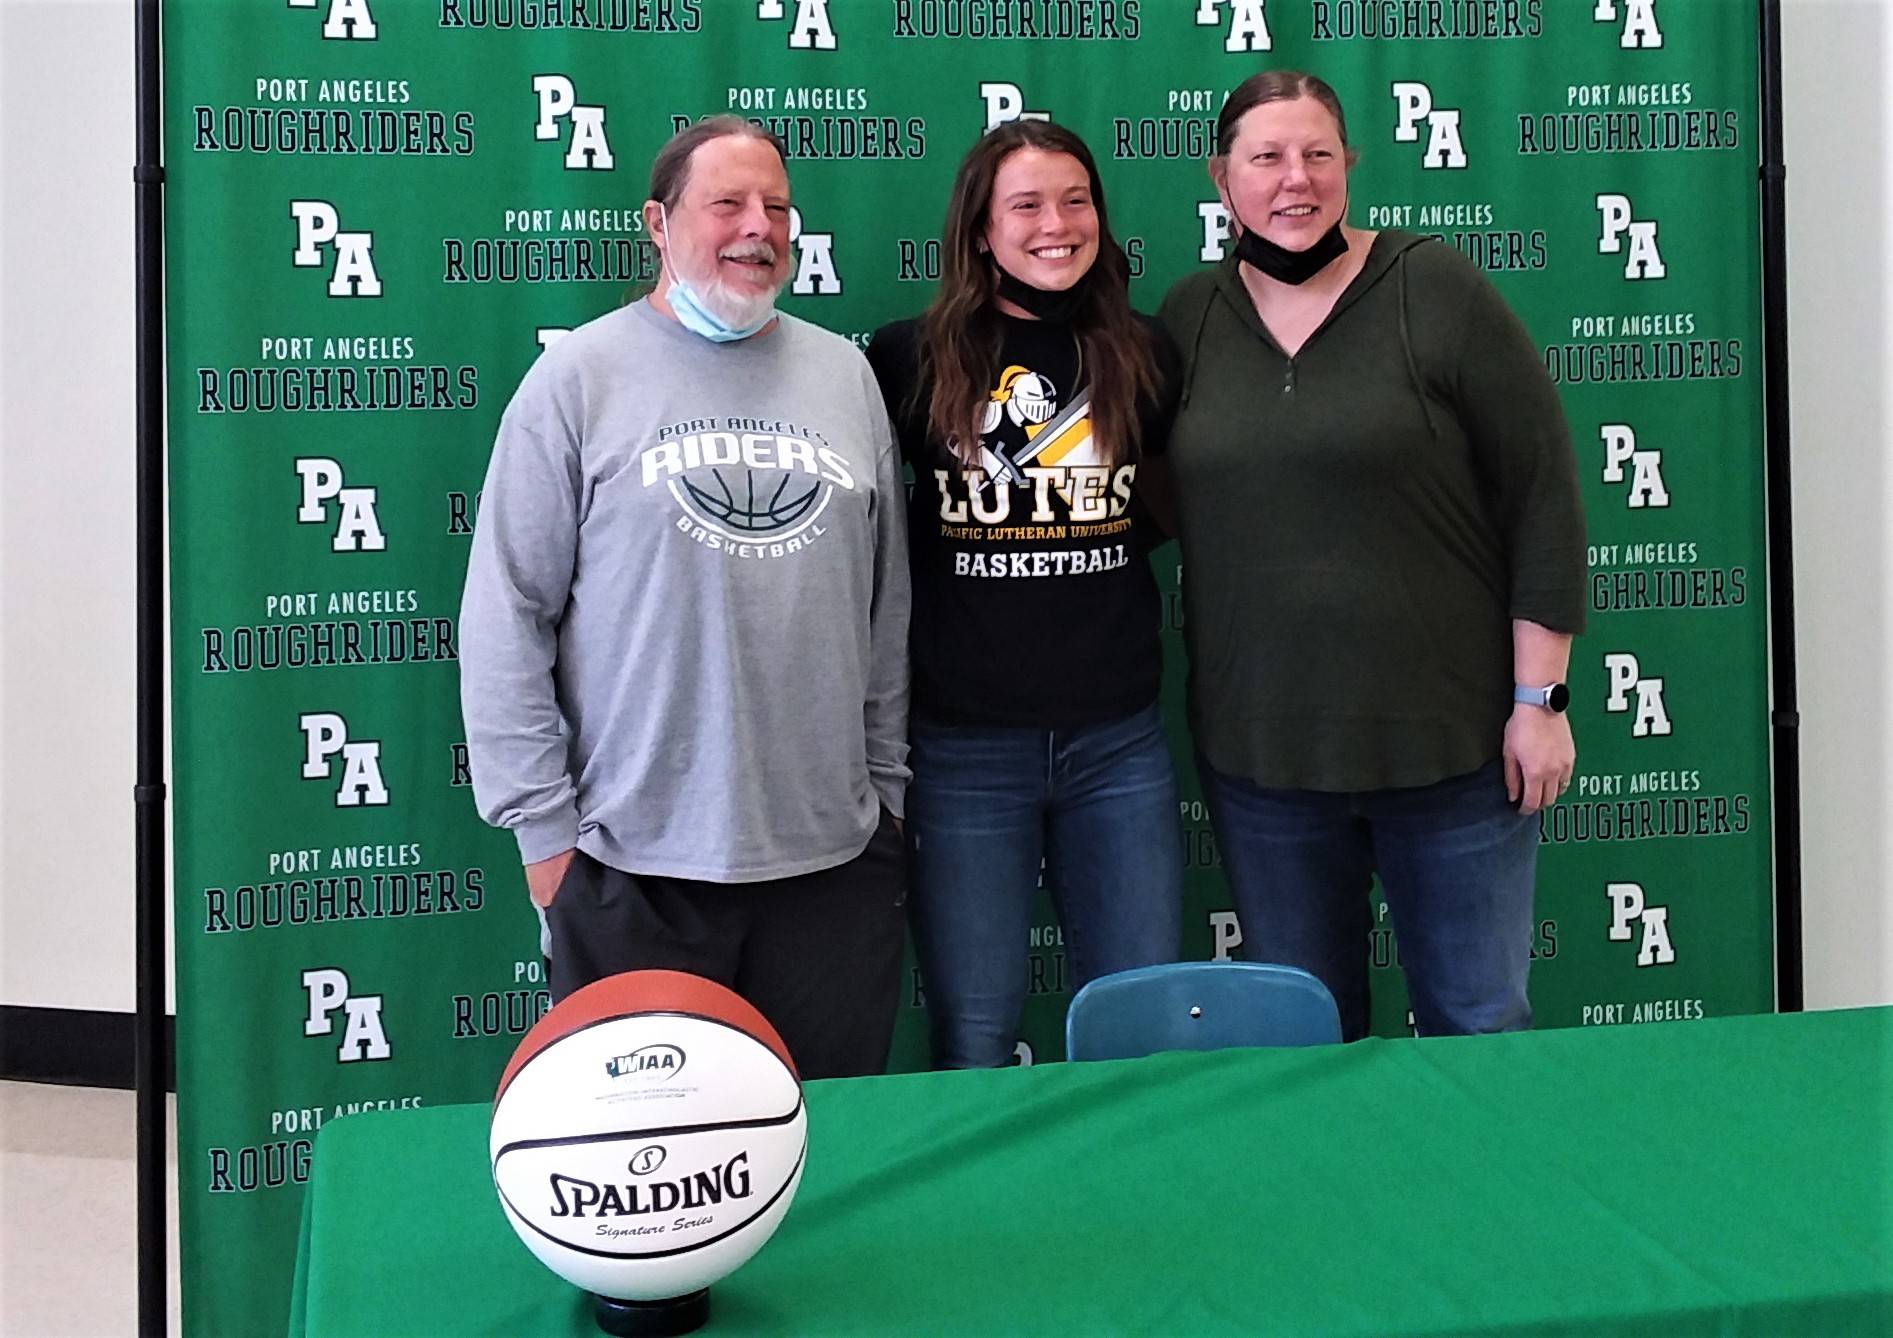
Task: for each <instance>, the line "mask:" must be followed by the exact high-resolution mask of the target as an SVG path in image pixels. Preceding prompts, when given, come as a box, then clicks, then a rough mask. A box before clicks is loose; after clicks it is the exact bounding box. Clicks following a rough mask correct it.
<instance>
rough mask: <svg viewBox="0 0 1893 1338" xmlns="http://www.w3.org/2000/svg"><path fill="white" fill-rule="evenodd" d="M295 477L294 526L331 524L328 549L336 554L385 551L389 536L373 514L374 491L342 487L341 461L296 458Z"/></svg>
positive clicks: (314, 457) (319, 458) (312, 457)
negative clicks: (298, 494)
mask: <svg viewBox="0 0 1893 1338" xmlns="http://www.w3.org/2000/svg"><path fill="white" fill-rule="evenodd" d="M296 477H297V478H298V479H299V480H300V481H301V500H300V502H299V503H298V505H297V507H296V523H297V524H299V525H326V524H333V525H334V526H335V531H334V538H333V539H332V540H331V541H330V543H329V547H330V548H331V549H333V550H334V551H335V552H337V553H364V552H366V553H379V552H381V551H382V550H384V549H386V548H387V546H388V536H387V535H385V534H384V533H382V530H381V519H380V517H379V516H377V515H376V513H375V489H373V488H350V487H347V486H345V483H344V479H343V476H342V466H341V462H340V461H336V460H330V459H328V458H326V457H324V456H298V457H297V459H296ZM331 512H333V513H334V514H333V515H331Z"/></svg>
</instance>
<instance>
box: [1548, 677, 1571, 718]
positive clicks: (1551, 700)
mask: <svg viewBox="0 0 1893 1338" xmlns="http://www.w3.org/2000/svg"><path fill="white" fill-rule="evenodd" d="M1570 704H1571V689H1570V688H1567V687H1566V686H1565V685H1564V684H1562V683H1553V684H1552V685H1551V691H1550V692H1548V693H1546V694H1545V705H1546V706H1549V707H1550V708H1551V709H1552V710H1554V711H1562V710H1563V709H1564V708H1565V707H1567V706H1569V705H1570Z"/></svg>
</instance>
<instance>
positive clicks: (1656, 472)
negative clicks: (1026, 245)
mask: <svg viewBox="0 0 1893 1338" xmlns="http://www.w3.org/2000/svg"><path fill="white" fill-rule="evenodd" d="M1597 435H1598V437H1599V438H1600V439H1601V440H1602V441H1603V443H1604V482H1606V483H1614V484H1617V485H1618V486H1620V487H1621V486H1622V485H1623V483H1624V480H1625V478H1626V477H1628V479H1629V481H1630V496H1629V498H1628V499H1627V500H1626V501H1625V503H1624V504H1625V505H1626V506H1628V507H1629V508H1630V509H1631V510H1632V511H1637V510H1641V509H1642V508H1644V507H1666V506H1668V505H1669V504H1670V494H1669V489H1668V488H1666V487H1664V486H1663V452H1661V451H1646V450H1639V449H1638V448H1637V434H1636V430H1635V429H1634V428H1632V427H1631V426H1630V424H1628V423H1605V424H1603V425H1602V426H1600V427H1599V428H1598V430H1597Z"/></svg>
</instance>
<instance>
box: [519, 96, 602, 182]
mask: <svg viewBox="0 0 1893 1338" xmlns="http://www.w3.org/2000/svg"><path fill="white" fill-rule="evenodd" d="M532 93H533V97H535V98H536V99H537V100H538V106H539V116H538V119H537V120H536V121H534V122H533V127H532V137H533V138H534V139H539V140H556V139H558V138H559V137H560V135H561V134H563V133H564V130H563V126H564V123H565V122H567V121H569V122H571V125H572V145H571V147H570V148H569V149H568V150H567V151H566V154H565V169H566V171H568V172H585V171H597V172H609V171H610V170H611V166H612V163H613V162H614V161H615V160H614V159H613V158H612V156H611V142H610V141H609V140H608V139H606V138H605V108H604V106H603V104H598V105H585V104H582V103H580V102H579V100H578V89H577V87H576V86H575V85H574V84H573V83H572V81H571V79H569V78H568V77H566V76H565V75H563V74H535V75H533V77H532Z"/></svg>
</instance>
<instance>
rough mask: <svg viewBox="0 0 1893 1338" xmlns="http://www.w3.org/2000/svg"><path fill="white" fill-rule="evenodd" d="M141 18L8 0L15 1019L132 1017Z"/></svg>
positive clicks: (96, 7)
mask: <svg viewBox="0 0 1893 1338" xmlns="http://www.w3.org/2000/svg"><path fill="white" fill-rule="evenodd" d="M133 157H134V140H133V102H132V7H131V6H130V5H127V4H122V3H105V2H104V0H0V1004H32V1005H37V1006H42V1007H55V1008H105V1009H125V1010H128V1009H130V1008H131V1007H132V1003H133V985H132V971H133V960H134V958H133V939H132V808H131V787H132V783H133V779H134V757H135V754H134V747H133V730H134V713H135V706H136V702H135V698H134V696H133V686H134V679H133V670H132V664H133V656H134V650H135V648H134V644H133V617H134V614H135V610H136V604H135V596H136V582H135V571H134V565H133V564H134V558H135V555H134V551H133V514H132V492H133V488H132V484H133V478H132V469H133V463H134V453H133V436H132V433H133V354H134V344H133V331H132V291H133V283H132V187H131V164H132V160H133Z"/></svg>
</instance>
